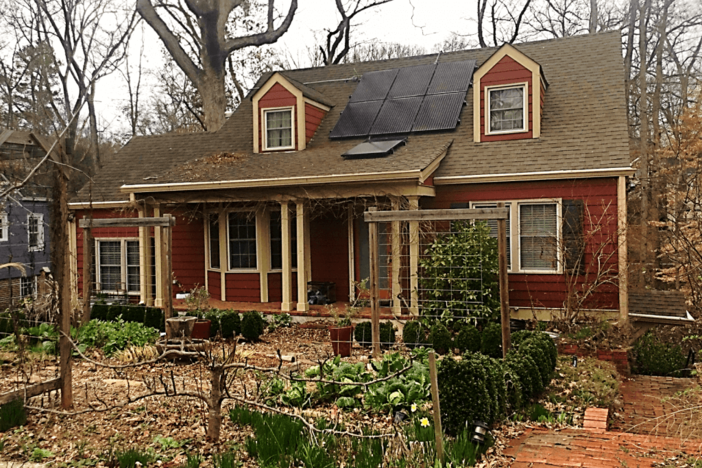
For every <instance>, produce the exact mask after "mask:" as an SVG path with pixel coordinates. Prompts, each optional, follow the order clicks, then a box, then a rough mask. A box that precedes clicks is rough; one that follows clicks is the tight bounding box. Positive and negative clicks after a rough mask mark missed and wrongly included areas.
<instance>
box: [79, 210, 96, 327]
mask: <svg viewBox="0 0 702 468" xmlns="http://www.w3.org/2000/svg"><path fill="white" fill-rule="evenodd" d="M85 219H86V218H85V216H83V220H84V221H85ZM93 247H94V244H93V230H92V229H91V228H90V227H87V228H84V229H83V320H82V321H83V323H88V322H89V321H90V297H91V296H92V295H93V288H92V286H93V283H92V281H91V280H92V275H91V274H90V270H91V268H92V264H93Z"/></svg>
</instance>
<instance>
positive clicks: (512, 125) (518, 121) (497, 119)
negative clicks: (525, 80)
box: [486, 85, 528, 134]
mask: <svg viewBox="0 0 702 468" xmlns="http://www.w3.org/2000/svg"><path fill="white" fill-rule="evenodd" d="M486 92H487V99H486V101H487V105H488V109H487V112H486V115H487V119H488V122H487V125H486V128H487V132H486V133H488V134H494V133H514V132H525V131H527V130H528V129H527V118H526V108H527V100H526V96H527V93H526V85H519V86H509V87H496V88H486Z"/></svg>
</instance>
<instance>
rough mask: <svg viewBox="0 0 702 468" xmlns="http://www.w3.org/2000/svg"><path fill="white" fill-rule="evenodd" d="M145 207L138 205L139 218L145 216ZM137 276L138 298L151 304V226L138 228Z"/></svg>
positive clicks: (148, 304)
mask: <svg viewBox="0 0 702 468" xmlns="http://www.w3.org/2000/svg"><path fill="white" fill-rule="evenodd" d="M146 211H147V207H146V206H142V207H139V218H144V217H146V215H147V213H146ZM139 276H140V277H141V281H140V284H141V288H140V292H139V296H140V298H139V300H140V301H141V302H142V303H144V304H145V305H147V306H153V302H154V300H153V298H152V297H151V227H149V226H141V227H140V228H139Z"/></svg>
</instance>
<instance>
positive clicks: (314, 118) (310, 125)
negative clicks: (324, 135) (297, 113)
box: [305, 103, 327, 143]
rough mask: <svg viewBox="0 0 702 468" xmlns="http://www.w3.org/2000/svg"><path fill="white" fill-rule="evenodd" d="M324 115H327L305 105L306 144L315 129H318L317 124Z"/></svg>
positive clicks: (309, 105) (311, 106) (316, 108)
mask: <svg viewBox="0 0 702 468" xmlns="http://www.w3.org/2000/svg"><path fill="white" fill-rule="evenodd" d="M326 114H327V113H326V112H325V111H323V110H322V109H320V108H318V107H315V106H313V105H311V104H308V103H305V135H306V137H307V142H308V143H309V141H310V140H311V139H312V137H313V136H314V133H315V132H316V131H317V128H319V124H320V123H322V119H323V118H324V116H325V115H326Z"/></svg>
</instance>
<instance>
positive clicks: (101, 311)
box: [90, 304, 110, 320]
mask: <svg viewBox="0 0 702 468" xmlns="http://www.w3.org/2000/svg"><path fill="white" fill-rule="evenodd" d="M109 308H110V306H108V305H106V304H95V305H94V306H93V310H91V311H90V318H91V319H98V320H107V311H108V309H109Z"/></svg>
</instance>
